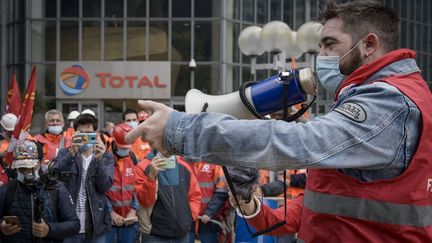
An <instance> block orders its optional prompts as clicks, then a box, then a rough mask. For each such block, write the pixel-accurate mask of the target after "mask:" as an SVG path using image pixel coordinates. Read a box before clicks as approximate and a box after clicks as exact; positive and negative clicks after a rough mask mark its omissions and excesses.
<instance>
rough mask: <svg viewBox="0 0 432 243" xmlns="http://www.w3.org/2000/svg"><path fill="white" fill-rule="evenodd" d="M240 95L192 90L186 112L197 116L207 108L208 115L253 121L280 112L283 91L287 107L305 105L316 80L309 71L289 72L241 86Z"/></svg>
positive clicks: (186, 104) (313, 91)
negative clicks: (212, 93) (209, 113)
mask: <svg viewBox="0 0 432 243" xmlns="http://www.w3.org/2000/svg"><path fill="white" fill-rule="evenodd" d="M241 91H243V92H240V93H239V92H238V91H237V92H233V93H230V94H226V95H207V94H204V93H202V92H201V91H199V90H197V89H191V90H189V91H188V93H187V94H186V99H185V108H186V112H188V113H200V112H201V111H203V108H206V111H207V112H218V113H224V114H228V115H231V116H234V117H236V118H238V119H254V118H256V117H257V115H258V114H259V115H261V116H264V115H267V114H270V113H271V112H274V111H278V110H281V109H283V108H284V107H285V96H286V95H285V93H286V91H288V92H287V93H288V97H287V98H288V99H287V105H288V106H291V105H295V104H298V103H301V102H304V101H306V99H307V95H313V96H315V95H316V79H315V75H314V73H313V72H312V70H311V69H310V68H305V69H301V70H299V71H297V70H291V71H289V72H281V73H279V74H278V75H275V76H272V77H270V78H268V79H265V80H263V81H260V82H254V83H251V85H250V87H246V86H244V90H241ZM242 99H243V101H242ZM246 104H248V105H249V106H250V107H249V108H248V107H247V106H246ZM254 113H255V114H254ZM256 113H258V114H256Z"/></svg>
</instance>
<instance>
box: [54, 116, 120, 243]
mask: <svg viewBox="0 0 432 243" xmlns="http://www.w3.org/2000/svg"><path fill="white" fill-rule="evenodd" d="M97 124H98V121H97V119H96V118H95V117H94V116H92V115H90V114H81V115H79V116H78V117H77V118H76V119H75V120H74V129H75V131H76V133H75V135H74V136H73V138H72V140H73V144H72V146H71V147H70V148H63V149H61V150H60V151H59V153H58V155H57V157H56V159H55V163H54V166H53V169H58V170H60V171H63V172H67V171H68V172H70V173H71V177H70V179H69V180H68V181H67V182H65V186H66V188H67V189H68V190H69V192H70V194H71V195H72V200H73V201H74V202H75V210H76V212H77V215H78V218H79V220H80V223H81V228H80V230H79V234H77V235H75V236H73V237H70V238H67V239H65V241H64V242H65V243H80V242H82V243H84V242H96V243H104V242H105V235H106V233H107V232H108V231H109V230H110V228H111V220H110V212H109V205H108V200H107V198H106V193H107V192H108V191H109V190H110V188H111V186H112V184H113V172H114V159H113V155H112V154H111V153H110V152H108V151H106V146H105V144H104V143H103V142H102V141H101V140H100V138H97V139H96V141H94V140H92V139H89V140H88V137H85V136H83V134H82V133H86V134H85V135H86V136H94V137H96V133H95V131H96V130H97ZM89 141H94V142H91V143H90V142H89Z"/></svg>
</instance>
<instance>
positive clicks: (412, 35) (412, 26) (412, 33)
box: [408, 22, 417, 49]
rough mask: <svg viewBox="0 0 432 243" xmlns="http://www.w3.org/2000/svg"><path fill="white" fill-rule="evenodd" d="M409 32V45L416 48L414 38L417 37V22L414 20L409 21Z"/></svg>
mask: <svg viewBox="0 0 432 243" xmlns="http://www.w3.org/2000/svg"><path fill="white" fill-rule="evenodd" d="M408 30H409V33H408V47H409V48H412V49H414V45H415V43H414V40H415V38H417V37H416V36H415V31H414V30H415V24H414V23H413V22H409V29H408Z"/></svg>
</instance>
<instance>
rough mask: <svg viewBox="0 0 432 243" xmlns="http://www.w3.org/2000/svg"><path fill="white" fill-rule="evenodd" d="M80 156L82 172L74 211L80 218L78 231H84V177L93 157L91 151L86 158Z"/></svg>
mask: <svg viewBox="0 0 432 243" xmlns="http://www.w3.org/2000/svg"><path fill="white" fill-rule="evenodd" d="M81 157H82V168H83V170H82V173H81V183H80V188H79V191H78V199H77V206H76V212H77V215H78V218H79V220H80V225H81V228H80V231H79V232H80V233H85V218H86V217H85V216H86V202H87V193H86V192H87V191H86V178H87V169H88V167H89V165H90V162H91V161H92V159H93V153H92V154H90V155H89V156H88V157H87V158H86V157H84V155H81Z"/></svg>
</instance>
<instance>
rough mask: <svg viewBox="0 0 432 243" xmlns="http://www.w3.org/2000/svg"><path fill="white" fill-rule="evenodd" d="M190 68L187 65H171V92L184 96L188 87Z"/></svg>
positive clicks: (173, 94)
mask: <svg viewBox="0 0 432 243" xmlns="http://www.w3.org/2000/svg"><path fill="white" fill-rule="evenodd" d="M190 73H191V71H190V69H189V66H188V65H176V64H173V65H171V94H172V96H185V95H186V93H187V92H188V90H189V89H190V77H191V76H190Z"/></svg>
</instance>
